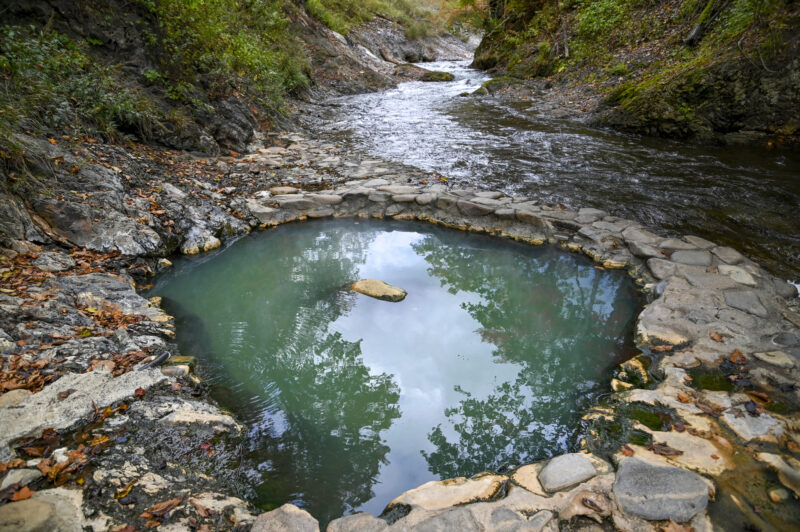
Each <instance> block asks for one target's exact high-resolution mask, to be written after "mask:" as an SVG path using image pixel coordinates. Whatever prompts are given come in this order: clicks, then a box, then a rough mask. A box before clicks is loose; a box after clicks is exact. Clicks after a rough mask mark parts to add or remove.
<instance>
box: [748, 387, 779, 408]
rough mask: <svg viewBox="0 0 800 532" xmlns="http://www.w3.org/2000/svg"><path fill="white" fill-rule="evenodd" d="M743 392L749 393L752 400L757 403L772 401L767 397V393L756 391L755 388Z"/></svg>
mask: <svg viewBox="0 0 800 532" xmlns="http://www.w3.org/2000/svg"><path fill="white" fill-rule="evenodd" d="M745 393H746V394H747V395H749V396H750V397H751V398H752V399H753V400H754V401H756V402H758V403H761V404H764V405H766V404H769V403H771V402H772V399H770V398H769V395H767V394H765V393H764V392H759V391H756V390H750V391H748V392H745Z"/></svg>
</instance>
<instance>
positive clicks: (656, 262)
mask: <svg viewBox="0 0 800 532" xmlns="http://www.w3.org/2000/svg"><path fill="white" fill-rule="evenodd" d="M647 267H648V268H650V271H651V272H652V273H653V277H655V278H656V279H658V280H659V281H660V280H662V279H666V278H667V277H670V276H672V275H674V274H675V270H676V266H675V264H674V263H672V262H670V261H668V260H664V259H649V260H648V261H647Z"/></svg>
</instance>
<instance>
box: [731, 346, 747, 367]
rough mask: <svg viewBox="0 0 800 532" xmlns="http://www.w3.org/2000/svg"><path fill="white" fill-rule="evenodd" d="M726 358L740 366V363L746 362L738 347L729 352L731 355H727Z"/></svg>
mask: <svg viewBox="0 0 800 532" xmlns="http://www.w3.org/2000/svg"><path fill="white" fill-rule="evenodd" d="M728 360H730V361H731V362H733V363H734V364H738V365H740V366H741V365H742V364H747V359H746V358H745V356H744V355H743V354H742V352H741V351H739V350H738V349H736V350H735V351H734V352H733V353H731V356H729V357H728Z"/></svg>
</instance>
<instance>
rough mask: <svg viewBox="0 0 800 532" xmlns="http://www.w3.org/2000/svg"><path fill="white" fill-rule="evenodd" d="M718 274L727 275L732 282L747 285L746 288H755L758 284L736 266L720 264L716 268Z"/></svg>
mask: <svg viewBox="0 0 800 532" xmlns="http://www.w3.org/2000/svg"><path fill="white" fill-rule="evenodd" d="M718 270H719V273H721V274H722V275H727V276H728V277H730V278H731V279H733V280H734V281H736V282H737V283H739V284H743V285H747V286H757V285H758V283H757V282H756V280H755V278H754V277H753V276H752V275H750V274H749V273H748V272H746V271H744V270H743V269H742V268H740V267H738V266H730V265H728V264H721V265H720V266H719V268H718Z"/></svg>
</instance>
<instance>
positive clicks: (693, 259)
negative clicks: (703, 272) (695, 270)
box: [669, 250, 711, 266]
mask: <svg viewBox="0 0 800 532" xmlns="http://www.w3.org/2000/svg"><path fill="white" fill-rule="evenodd" d="M669 260H671V261H672V262H677V263H679V264H688V265H690V266H711V254H710V253H709V252H707V251H690V250H680V251H676V252H675V253H673V254H672V255H670V257H669Z"/></svg>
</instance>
